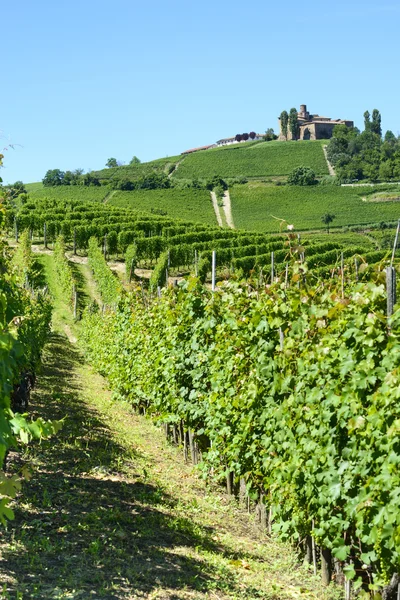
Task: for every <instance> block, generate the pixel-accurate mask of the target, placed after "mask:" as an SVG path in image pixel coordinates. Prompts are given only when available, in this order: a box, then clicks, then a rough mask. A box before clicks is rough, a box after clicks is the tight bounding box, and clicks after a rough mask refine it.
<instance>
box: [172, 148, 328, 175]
mask: <svg viewBox="0 0 400 600" xmlns="http://www.w3.org/2000/svg"><path fill="white" fill-rule="evenodd" d="M298 166H306V167H311V168H312V169H314V171H315V172H316V173H317V174H318V175H328V166H327V163H326V160H325V157H324V153H323V150H322V143H321V142H319V141H316V142H310V141H306V142H287V143H283V142H262V143H258V142H255V143H254V144H249V143H247V144H243V145H241V144H237V145H233V146H231V147H228V148H215V149H212V150H205V151H202V152H195V153H193V154H190V155H189V156H186V157H185V158H184V160H183V161H182V163H181V164H180V165H179V167H178V169H177V170H176V171H175V173H174V175H173V178H178V179H179V178H183V179H193V178H196V177H198V178H200V179H202V178H209V177H213V176H214V175H220V176H221V177H273V176H280V175H288V173H290V171H292V170H293V169H294V168H295V167H298Z"/></svg>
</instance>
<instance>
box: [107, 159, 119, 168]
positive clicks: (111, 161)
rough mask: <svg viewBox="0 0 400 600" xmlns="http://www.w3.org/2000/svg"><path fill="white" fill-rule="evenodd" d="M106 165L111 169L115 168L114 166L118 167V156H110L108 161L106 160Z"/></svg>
mask: <svg viewBox="0 0 400 600" xmlns="http://www.w3.org/2000/svg"><path fill="white" fill-rule="evenodd" d="M106 167H108V168H109V169H111V168H113V167H118V161H117V159H116V158H109V159H108V161H107V162H106Z"/></svg>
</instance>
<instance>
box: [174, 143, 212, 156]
mask: <svg viewBox="0 0 400 600" xmlns="http://www.w3.org/2000/svg"><path fill="white" fill-rule="evenodd" d="M214 146H215V144H211V145H209V146H199V147H198V148H190V150H185V151H184V152H181V154H190V153H191V152H198V151H199V150H209V149H210V148H214Z"/></svg>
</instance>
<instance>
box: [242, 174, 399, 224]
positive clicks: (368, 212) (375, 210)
mask: <svg viewBox="0 0 400 600" xmlns="http://www.w3.org/2000/svg"><path fill="white" fill-rule="evenodd" d="M374 192H375V190H374V188H359V189H356V188H351V187H339V186H334V185H318V186H314V187H297V186H281V187H276V186H271V185H265V184H262V183H259V182H252V183H249V184H247V185H235V186H233V187H232V188H231V190H230V196H231V203H232V213H233V220H234V222H235V225H236V227H237V228H238V229H240V228H243V229H249V230H254V231H266V232H277V231H279V222H278V221H276V219H274V218H273V216H274V217H277V218H279V219H285V220H286V221H287V222H288V223H289V224H293V225H294V226H295V229H322V228H324V225H323V224H322V222H321V217H322V215H323V214H324V213H327V212H329V213H333V214H334V215H335V216H336V218H335V220H334V221H333V224H332V225H333V226H334V227H339V226H340V227H343V226H350V225H357V224H366V223H379V222H381V221H393V220H396V219H398V218H399V217H400V204H399V203H398V202H388V201H384V202H365V201H363V199H362V198H363V197H366V196H369V195H370V194H373V193H374ZM272 215H273V216H272Z"/></svg>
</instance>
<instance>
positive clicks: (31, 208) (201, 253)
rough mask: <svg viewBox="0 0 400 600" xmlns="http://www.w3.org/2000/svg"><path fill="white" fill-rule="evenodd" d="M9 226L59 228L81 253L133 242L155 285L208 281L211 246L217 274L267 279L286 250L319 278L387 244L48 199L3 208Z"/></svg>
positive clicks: (34, 230) (47, 235)
mask: <svg viewBox="0 0 400 600" xmlns="http://www.w3.org/2000/svg"><path fill="white" fill-rule="evenodd" d="M7 225H8V229H9V232H10V234H11V232H13V231H14V234H15V233H16V232H18V231H24V230H29V231H30V232H31V235H32V236H34V237H36V239H37V241H38V242H40V243H43V244H44V246H46V247H47V245H48V244H49V243H53V244H54V243H55V241H56V238H57V236H58V235H59V234H62V236H63V240H64V241H63V243H67V244H68V245H69V247H70V248H72V250H73V252H74V253H76V252H80V253H84V254H85V253H86V252H87V248H88V245H89V242H90V239H91V238H94V239H96V243H97V244H98V245H102V247H103V250H104V252H105V254H106V255H107V256H114V257H120V258H121V257H124V255H125V253H126V252H128V253H129V252H131V248H130V247H131V246H132V245H134V249H135V250H134V255H135V268H142V269H143V268H144V269H154V270H155V272H157V273H158V274H159V275H158V278H157V277H156V276H155V274H153V276H152V279H151V284H152V285H153V286H155V287H157V286H159V285H162V284H163V282H164V280H165V279H166V271H168V274H169V275H170V276H173V275H175V276H177V275H181V274H188V273H192V274H196V275H198V276H199V277H200V279H201V281H203V282H206V281H207V280H209V278H210V272H211V259H212V253H213V251H215V252H216V254H217V276H218V277H219V278H220V279H225V278H227V277H228V278H229V277H230V276H232V275H234V276H235V277H243V276H244V277H248V276H249V275H251V274H252V273H253V272H254V271H256V272H258V271H259V270H260V269H261V270H262V275H263V277H266V278H267V279H268V278H271V269H272V268H274V269H275V270H276V271H279V270H282V269H284V268H285V264H286V263H287V262H288V259H289V256H290V255H291V254H295V255H297V257H298V258H300V259H301V260H302V261H303V262H307V265H308V268H309V269H311V270H312V272H313V273H314V274H315V276H324V277H330V276H331V273H332V269H338V268H339V261H340V260H341V259H342V258H343V260H344V262H345V264H346V265H348V268H350V269H353V270H354V269H357V264H359V265H361V264H364V263H365V265H372V264H375V263H376V264H380V263H382V264H384V260H385V259H387V257H388V250H385V249H384V250H379V249H377V248H376V246H375V247H374V245H373V244H372V243H371V244H370V245H369V246H367V245H366V244H365V240H364V241H363V243H362V244H361V243H360V245H358V246H357V245H356V244H355V243H353V244H349V243H348V241H347V240H345V241H344V242H340V241H339V237H338V236H337V237H336V238H335V241H334V240H330V239H329V238H327V237H326V238H325V241H322V240H321V241H320V242H318V243H314V242H313V240H312V237H310V236H308V237H305V238H304V239H303V240H302V239H301V238H299V237H298V236H297V235H291V236H289V239H287V238H286V237H282V236H279V235H271V234H264V233H257V232H248V231H245V230H230V229H229V230H228V229H220V228H216V227H211V226H207V225H201V224H194V223H193V222H190V221H183V220H182V221H178V220H173V219H170V218H168V217H167V216H160V215H151V214H149V213H145V212H140V211H133V210H131V209H128V208H118V207H114V206H110V205H108V204H106V205H105V204H98V203H95V204H93V203H90V202H85V203H82V202H78V201H73V202H68V203H65V202H62V201H54V200H48V199H44V200H41V201H40V200H37V201H36V202H35V203H33V202H27V203H25V205H24V206H23V207H22V208H21V209H20V210H19V211H18V212H16V211H15V210H10V211H9V212H8V217H7ZM320 239H321V238H320ZM355 239H356V238H355ZM157 261H159V264H158V262H157ZM271 261H272V262H273V265H274V266H273V267H271V264H272V263H271ZM382 261H383V262H382ZM381 267H382V265H381ZM129 268H130V266H129Z"/></svg>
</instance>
